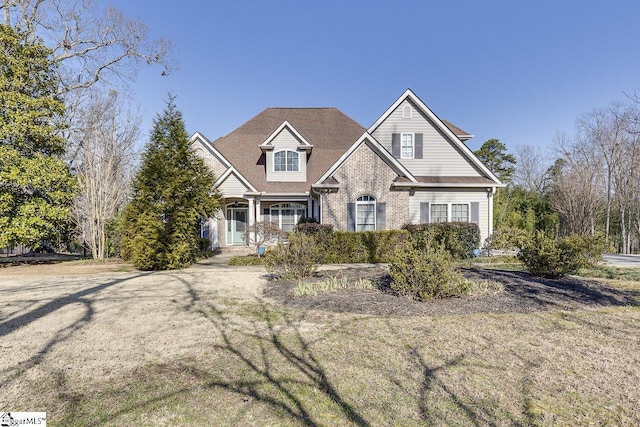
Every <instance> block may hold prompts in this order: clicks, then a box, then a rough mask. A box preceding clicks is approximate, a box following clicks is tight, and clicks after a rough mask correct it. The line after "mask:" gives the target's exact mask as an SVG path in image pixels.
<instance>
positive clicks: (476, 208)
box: [471, 202, 480, 225]
mask: <svg viewBox="0 0 640 427" xmlns="http://www.w3.org/2000/svg"><path fill="white" fill-rule="evenodd" d="M471 222H475V223H476V224H478V225H480V202H471Z"/></svg>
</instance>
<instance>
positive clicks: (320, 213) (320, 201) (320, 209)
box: [311, 187, 322, 224]
mask: <svg viewBox="0 0 640 427" xmlns="http://www.w3.org/2000/svg"><path fill="white" fill-rule="evenodd" d="M311 192H312V193H315V194H317V195H318V196H320V197H319V198H318V205H319V212H318V216H319V218H318V222H319V223H320V224H322V193H321V192H318V191H316V190H314V189H313V187H311Z"/></svg>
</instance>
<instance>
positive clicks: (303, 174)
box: [265, 128, 307, 182]
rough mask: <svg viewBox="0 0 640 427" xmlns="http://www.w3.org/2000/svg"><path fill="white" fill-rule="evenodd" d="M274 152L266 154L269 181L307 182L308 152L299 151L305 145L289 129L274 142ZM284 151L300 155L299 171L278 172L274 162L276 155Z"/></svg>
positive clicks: (281, 133) (270, 151)
mask: <svg viewBox="0 0 640 427" xmlns="http://www.w3.org/2000/svg"><path fill="white" fill-rule="evenodd" d="M271 142H272V144H273V147H274V148H273V150H269V151H267V152H266V153H265V156H266V168H267V181H280V182H304V181H306V180H307V152H306V151H301V150H298V148H299V147H300V146H301V145H303V143H302V142H301V141H299V140H298V138H296V136H295V135H294V134H293V133H291V131H289V129H286V128H285V129H283V130H282V131H281V132H280V133H279V134H278V135H277V136H276V137H275V138H273V140H272V141H271ZM283 151H293V152H295V153H298V170H297V171H288V170H285V171H278V170H276V165H275V162H274V156H275V154H276V153H281V152H283Z"/></svg>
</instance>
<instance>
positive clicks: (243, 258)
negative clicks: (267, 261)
mask: <svg viewBox="0 0 640 427" xmlns="http://www.w3.org/2000/svg"><path fill="white" fill-rule="evenodd" d="M229 265H235V266H246V265H264V257H259V256H258V255H236V256H233V257H231V258H230V259H229Z"/></svg>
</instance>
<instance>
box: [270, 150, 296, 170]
mask: <svg viewBox="0 0 640 427" xmlns="http://www.w3.org/2000/svg"><path fill="white" fill-rule="evenodd" d="M299 159H300V153H298V152H297V151H291V150H285V151H277V152H275V153H273V170H274V172H298V171H299V170H300V161H299Z"/></svg>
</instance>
